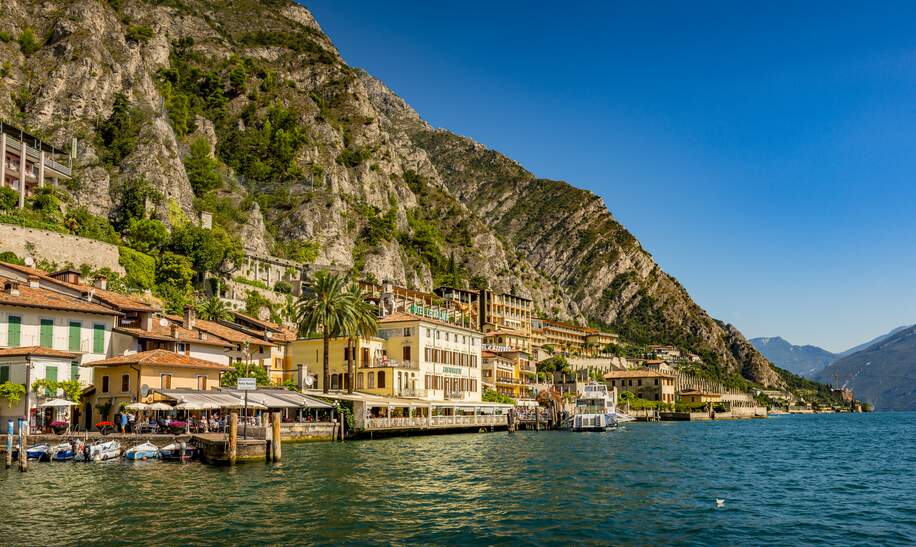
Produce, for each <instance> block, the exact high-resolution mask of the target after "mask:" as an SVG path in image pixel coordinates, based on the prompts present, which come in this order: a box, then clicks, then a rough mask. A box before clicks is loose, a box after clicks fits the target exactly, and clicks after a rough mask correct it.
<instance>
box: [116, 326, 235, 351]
mask: <svg viewBox="0 0 916 547" xmlns="http://www.w3.org/2000/svg"><path fill="white" fill-rule="evenodd" d="M173 325H174V326H175V332H176V334H178V338H175V337H174V336H172V326H173ZM114 331H115V332H122V333H124V334H129V335H131V336H134V337H136V338H146V339H151V340H174V341H175V342H190V343H194V344H202V345H205V346H220V347H224V348H231V347H233V346H234V344H232V343H231V342H229V341H227V340H224V339H222V338H220V337H218V336H209V335H208V336H207V338H206V339H202V338H201V337H200V332H199V331H196V330H188V329H186V328H184V327H182V326H181V325H178V324H175V323H170V324H169V325H166V326H162V325H160V324H159V322H158V321H153V328H152V330H149V331H147V330H143V329H139V328H130V327H115V328H114ZM208 334H209V333H208Z"/></svg>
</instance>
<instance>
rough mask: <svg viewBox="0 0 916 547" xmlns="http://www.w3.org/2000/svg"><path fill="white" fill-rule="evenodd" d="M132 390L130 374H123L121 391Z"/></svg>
mask: <svg viewBox="0 0 916 547" xmlns="http://www.w3.org/2000/svg"><path fill="white" fill-rule="evenodd" d="M128 391H130V374H122V375H121V392H122V393H127V392H128Z"/></svg>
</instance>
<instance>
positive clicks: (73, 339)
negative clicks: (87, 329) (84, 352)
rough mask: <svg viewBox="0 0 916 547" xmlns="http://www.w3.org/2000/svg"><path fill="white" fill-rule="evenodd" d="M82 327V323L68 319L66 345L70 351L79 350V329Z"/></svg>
mask: <svg viewBox="0 0 916 547" xmlns="http://www.w3.org/2000/svg"><path fill="white" fill-rule="evenodd" d="M82 328H83V324H82V323H80V322H79V321H70V343H69V344H68V346H67V347H68V348H69V349H70V351H79V350H80V331H81V330H82Z"/></svg>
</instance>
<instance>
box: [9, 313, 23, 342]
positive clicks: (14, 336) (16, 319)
mask: <svg viewBox="0 0 916 547" xmlns="http://www.w3.org/2000/svg"><path fill="white" fill-rule="evenodd" d="M6 325H7V333H6V345H8V346H9V347H11V348H15V347H18V346H19V342H20V335H21V333H22V317H20V316H18V315H10V316H9V317H7V318H6Z"/></svg>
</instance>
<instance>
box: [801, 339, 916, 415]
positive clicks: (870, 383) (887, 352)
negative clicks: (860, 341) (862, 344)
mask: <svg viewBox="0 0 916 547" xmlns="http://www.w3.org/2000/svg"><path fill="white" fill-rule="evenodd" d="M835 377H838V378H839V381H840V384H841V385H843V386H846V387H849V388H851V389H852V390H853V392H854V393H855V395H856V398H857V399H860V400H863V401H868V402H870V403H872V404H874V405H875V408H876V409H879V410H914V409H916V326H913V327H907V328H905V329H903V330H900V331H898V332H896V333H895V334H893V335H891V336H889V337H887V338H885V339H884V340H881V341H879V342H877V343H875V344H872V345H871V346H868V347H867V348H865V349H864V350H861V351H859V352H856V353H853V354H852V355H848V356H846V357H843V358H841V359H839V360H837V361H836V362H835V363H833V364H832V365H830V366H828V367H827V368H825V369H824V370H823V371H821V372H820V373H819V374H818V375H817V376H816V377H815V379H817V380H820V381H822V382H833V381H834V378H835Z"/></svg>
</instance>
